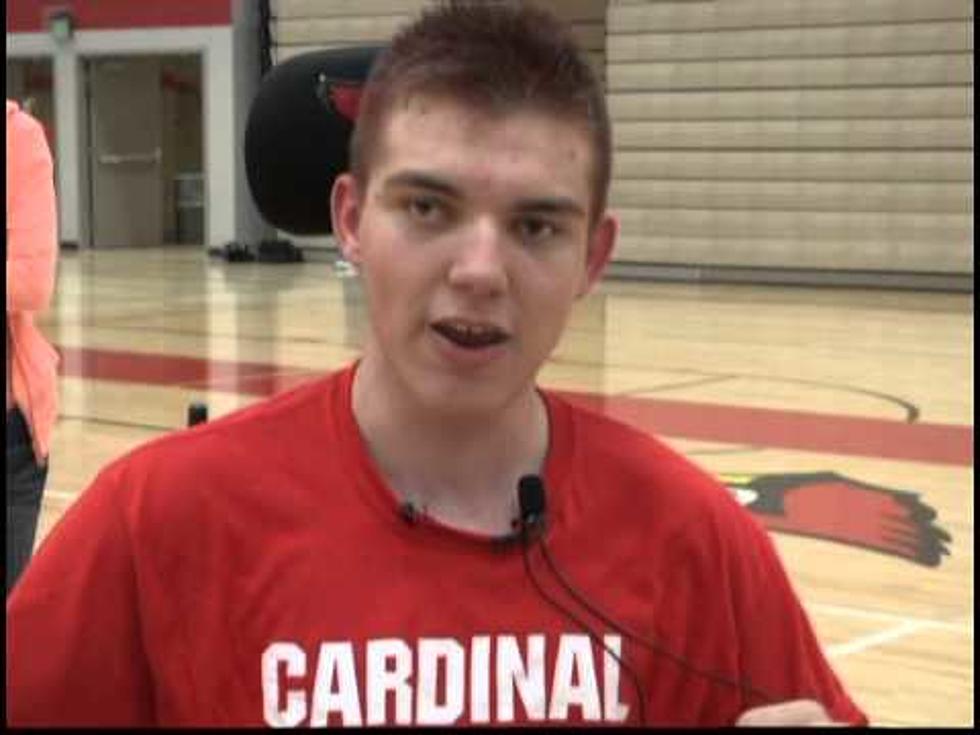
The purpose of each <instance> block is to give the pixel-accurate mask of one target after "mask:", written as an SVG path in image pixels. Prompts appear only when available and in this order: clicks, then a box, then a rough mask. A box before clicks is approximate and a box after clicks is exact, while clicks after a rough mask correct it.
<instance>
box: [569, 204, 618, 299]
mask: <svg viewBox="0 0 980 735" xmlns="http://www.w3.org/2000/svg"><path fill="white" fill-rule="evenodd" d="M617 237H619V219H618V218H617V217H616V215H614V214H612V213H611V212H609V211H607V212H606V213H605V214H603V215H602V217H601V218H600V219H599V222H598V223H597V224H596V226H595V227H593V228H592V234H591V235H590V236H589V244H588V249H587V250H586V254H585V258H586V261H585V273H584V275H583V276H582V283H581V285H580V287H579V291H578V294H577V295H578V297H580V298H581V297H582V296H585V295H586V294H587V293H588V292H589V291H591V290H592V287H593V286H595V285H596V283H598V282H599V279H600V278H602V273H603V271H604V270H605V268H606V265H607V264H608V263H609V259H610V258H611V257H612V252H613V247H615V245H616V238H617Z"/></svg>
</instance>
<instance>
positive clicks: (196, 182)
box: [174, 171, 204, 244]
mask: <svg viewBox="0 0 980 735" xmlns="http://www.w3.org/2000/svg"><path fill="white" fill-rule="evenodd" d="M174 201H175V202H176V205H177V242H179V243H195V244H203V243H204V174H203V173H201V172H200V171H191V172H187V173H181V174H177V175H176V176H174Z"/></svg>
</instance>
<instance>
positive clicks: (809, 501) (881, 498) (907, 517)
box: [720, 472, 952, 567]
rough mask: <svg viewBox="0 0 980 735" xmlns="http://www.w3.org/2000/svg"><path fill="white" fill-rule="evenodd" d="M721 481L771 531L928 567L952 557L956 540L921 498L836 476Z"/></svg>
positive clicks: (746, 477) (728, 476)
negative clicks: (905, 560) (833, 543)
mask: <svg viewBox="0 0 980 735" xmlns="http://www.w3.org/2000/svg"><path fill="white" fill-rule="evenodd" d="M720 477H721V480H722V481H723V482H724V483H726V484H727V486H728V489H729V490H731V492H732V494H733V495H734V496H735V498H736V499H737V500H738V502H739V503H741V504H742V506H744V507H745V508H747V509H748V510H749V511H751V512H752V513H753V514H755V515H756V517H757V518H758V519H759V520H760V521H761V522H762V524H763V525H764V526H765V527H766V528H767V529H769V530H770V531H776V532H781V533H790V534H795V535H799V536H811V537H813V538H820V539H825V540H828V541H836V542H838V543H842V544H847V545H849V546H858V547H861V548H865V549H870V550H872V551H877V552H881V553H883V554H889V555H891V556H897V557H900V558H903V559H907V560H908V561H911V562H914V563H916V564H921V565H923V566H927V567H937V566H939V564H940V563H941V561H942V557H943V556H944V555H948V554H949V543H950V542H951V541H952V538H951V537H950V535H949V533H947V532H946V531H945V530H943V529H942V528H940V527H939V526H938V525H936V523H935V520H936V511H935V510H934V509H933V508H930V507H929V506H928V505H926V504H925V503H923V502H922V501H921V500H920V499H919V494H918V493H914V492H909V491H905V490H893V489H891V488H887V487H879V486H877V485H869V484H868V483H866V482H860V481H858V480H853V479H851V478H849V477H845V476H844V475H840V474H838V473H836V472H807V473H797V474H766V475H737V474H725V473H723V474H721V475H720Z"/></svg>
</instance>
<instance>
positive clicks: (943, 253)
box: [614, 235, 974, 273]
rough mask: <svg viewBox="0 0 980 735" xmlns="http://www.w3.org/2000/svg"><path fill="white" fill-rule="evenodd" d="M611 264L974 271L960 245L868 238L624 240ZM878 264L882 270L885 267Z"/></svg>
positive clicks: (968, 250)
mask: <svg viewBox="0 0 980 735" xmlns="http://www.w3.org/2000/svg"><path fill="white" fill-rule="evenodd" d="M614 258H615V260H617V261H631V262H637V263H670V264H676V265H681V264H684V265H689V264H703V265H727V266H749V267H757V268H819V269H827V270H840V269H842V268H846V269H851V270H889V271H906V272H931V273H971V272H972V271H973V268H974V264H973V250H972V247H970V246H969V245H968V244H965V243H960V244H958V245H956V246H955V247H950V246H949V245H948V244H947V243H920V242H915V243H906V242H901V241H895V240H892V239H887V240H872V239H868V238H862V239H854V238H851V239H840V240H834V241H822V242H812V241H807V240H802V239H799V238H783V239H768V240H760V239H758V238H726V239H724V240H722V239H718V238H677V237H665V236H654V235H650V236H639V237H635V236H624V237H622V238H621V239H620V241H619V242H618V243H617V244H616V250H615V252H614ZM882 264H887V267H883V265H882Z"/></svg>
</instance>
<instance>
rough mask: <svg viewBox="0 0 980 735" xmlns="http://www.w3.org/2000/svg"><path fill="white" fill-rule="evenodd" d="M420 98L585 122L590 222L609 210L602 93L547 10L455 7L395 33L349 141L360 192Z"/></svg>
mask: <svg viewBox="0 0 980 735" xmlns="http://www.w3.org/2000/svg"><path fill="white" fill-rule="evenodd" d="M414 94H432V95H436V96H443V95H444V96H448V97H451V98H453V99H454V100H459V101H460V102H462V103H463V104H465V105H467V106H471V107H473V108H474V109H478V110H485V111H486V112H487V113H488V114H505V113H508V112H511V111H515V110H535V111H541V112H545V113H547V114H551V115H554V116H555V117H556V118H559V119H562V120H566V121H569V122H572V123H577V124H581V126H582V128H583V129H584V130H585V131H586V132H587V133H588V135H589V137H590V139H591V141H592V153H593V157H592V158H593V161H592V169H593V171H592V203H591V204H592V207H593V210H594V211H593V212H592V213H591V220H592V222H593V223H594V222H595V221H597V219H598V217H599V216H600V215H601V213H602V212H603V211H604V210H605V208H606V198H607V195H608V190H609V177H610V167H611V162H610V159H611V148H612V144H611V141H610V137H611V136H610V129H609V113H608V110H607V109H606V100H605V95H604V93H603V90H602V88H601V86H600V84H599V81H598V79H597V78H596V75H595V72H594V71H593V70H592V67H591V66H590V64H589V62H588V61H587V60H586V59H585V57H584V56H583V54H582V52H581V50H580V48H579V46H578V44H577V43H576V42H575V41H574V39H573V38H572V36H571V34H570V32H569V29H568V27H567V26H566V25H565V24H563V23H562V22H561V21H559V20H558V19H557V18H555V17H554V16H553V15H551V14H550V13H548V12H546V11H544V10H542V9H540V8H537V7H534V6H533V5H531V4H530V3H528V2H514V1H505V0H497V1H495V2H489V1H488V0H483V1H482V2H480V1H477V0H450V1H449V2H443V3H441V4H440V5H438V6H435V7H431V8H429V9H427V10H425V11H423V13H422V14H421V16H420V17H419V18H418V20H416V21H415V22H414V23H412V24H410V25H409V26H407V27H405V28H403V29H402V30H401V31H399V32H398V33H397V34H396V35H395V36H394V38H393V39H392V40H391V43H390V44H389V45H388V46H387V47H385V48H384V49H383V50H382V51H381V53H380V54H379V55H378V58H377V59H376V60H375V63H374V65H373V66H372V69H371V72H370V74H369V75H368V78H367V82H366V84H365V88H364V93H363V96H362V98H361V102H360V110H359V113H358V119H357V125H356V126H355V129H354V133H353V135H352V136H351V141H350V162H351V170H352V172H353V174H354V176H355V178H356V179H357V181H358V183H359V185H360V186H361V187H362V188H363V187H365V186H366V185H367V181H368V177H369V173H370V168H371V165H372V157H373V156H374V155H375V154H376V152H377V150H378V145H379V136H380V134H381V131H382V129H383V123H384V122H385V120H386V118H387V116H388V115H389V113H390V111H391V110H392V109H393V108H394V106H395V105H396V104H397V103H398V102H401V101H404V100H405V99H406V98H408V97H410V96H411V95H414Z"/></svg>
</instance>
